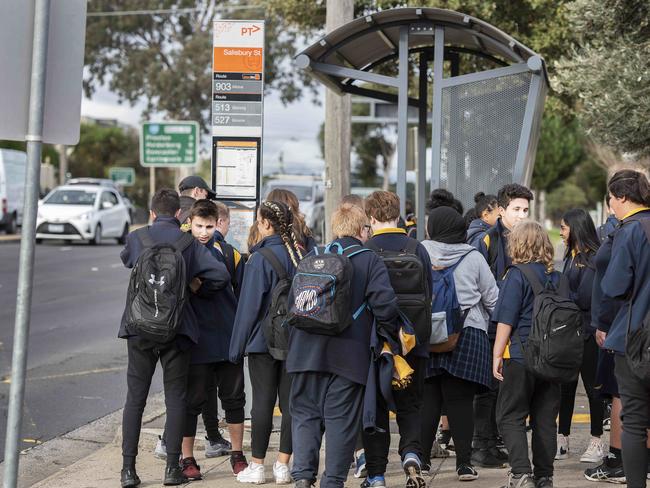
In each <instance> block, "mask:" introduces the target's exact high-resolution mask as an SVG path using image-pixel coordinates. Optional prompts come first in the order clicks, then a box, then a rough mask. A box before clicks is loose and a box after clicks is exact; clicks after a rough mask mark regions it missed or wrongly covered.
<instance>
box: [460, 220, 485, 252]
mask: <svg viewBox="0 0 650 488" xmlns="http://www.w3.org/2000/svg"><path fill="white" fill-rule="evenodd" d="M488 230H490V224H488V223H487V222H485V221H484V220H483V219H474V220H472V221H471V222H470V224H469V227H468V228H467V241H466V242H467V244H469V245H470V246H474V247H475V248H477V249H478V248H479V246H480V241H482V240H483V238H484V237H485V233H486V232H487V231H488Z"/></svg>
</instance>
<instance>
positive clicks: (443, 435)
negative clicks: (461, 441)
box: [436, 429, 451, 446]
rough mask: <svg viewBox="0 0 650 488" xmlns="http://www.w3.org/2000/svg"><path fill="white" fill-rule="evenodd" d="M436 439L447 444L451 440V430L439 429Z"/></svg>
mask: <svg viewBox="0 0 650 488" xmlns="http://www.w3.org/2000/svg"><path fill="white" fill-rule="evenodd" d="M436 439H437V440H438V443H439V444H440V445H442V446H446V445H447V444H449V442H450V441H451V430H442V429H438V434H437V435H436Z"/></svg>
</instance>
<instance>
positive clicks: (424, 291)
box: [365, 239, 431, 344]
mask: <svg viewBox="0 0 650 488" xmlns="http://www.w3.org/2000/svg"><path fill="white" fill-rule="evenodd" d="M365 245H366V247H367V248H369V249H372V250H373V251H375V252H376V253H377V255H378V256H379V257H380V258H381V259H382V261H383V262H384V264H385V265H386V268H387V269H388V276H389V278H390V284H391V286H392V287H393V290H394V291H395V295H397V303H398V306H399V309H400V310H401V311H402V312H403V313H404V315H406V317H408V319H409V321H410V322H411V324H412V325H413V329H414V331H415V336H416V337H417V340H418V344H429V339H430V338H431V290H430V289H429V281H428V280H427V275H428V273H430V272H431V270H428V269H425V268H424V265H423V264H422V261H421V260H420V258H419V257H418V255H417V254H416V252H417V251H416V249H417V246H418V241H416V240H415V239H408V241H407V243H406V247H405V248H404V249H402V250H401V251H388V250H385V249H382V248H380V247H379V246H377V245H376V244H375V243H374V242H373V241H372V239H371V240H369V241H368V242H366V244H365Z"/></svg>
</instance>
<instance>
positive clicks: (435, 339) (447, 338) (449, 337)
mask: <svg viewBox="0 0 650 488" xmlns="http://www.w3.org/2000/svg"><path fill="white" fill-rule="evenodd" d="M471 252H474V251H469V252H468V253H467V254H464V255H463V256H461V257H460V259H459V260H458V261H456V263H455V264H453V265H452V266H448V267H446V268H443V269H433V270H431V277H432V280H433V289H432V290H431V335H430V337H429V351H430V352H436V353H441V352H450V351H453V350H454V349H455V348H456V344H458V338H459V337H460V333H461V331H462V330H463V324H464V323H465V318H466V317H467V314H468V313H469V309H467V310H465V311H462V310H461V308H460V304H459V303H458V295H457V294H456V281H455V280H454V270H455V269H456V268H457V267H458V265H459V264H460V263H461V262H462V261H463V259H465V257H466V256H467V255H468V254H469V253H471Z"/></svg>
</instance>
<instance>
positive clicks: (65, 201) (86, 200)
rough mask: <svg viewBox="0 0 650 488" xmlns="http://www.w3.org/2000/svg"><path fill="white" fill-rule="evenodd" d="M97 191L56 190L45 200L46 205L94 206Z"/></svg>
mask: <svg viewBox="0 0 650 488" xmlns="http://www.w3.org/2000/svg"><path fill="white" fill-rule="evenodd" d="M96 196H97V192H96V191H91V190H56V191H55V192H54V193H52V194H51V195H50V196H49V197H47V198H46V199H45V202H44V203H53V204H57V205H94V203H95V197H96Z"/></svg>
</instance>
